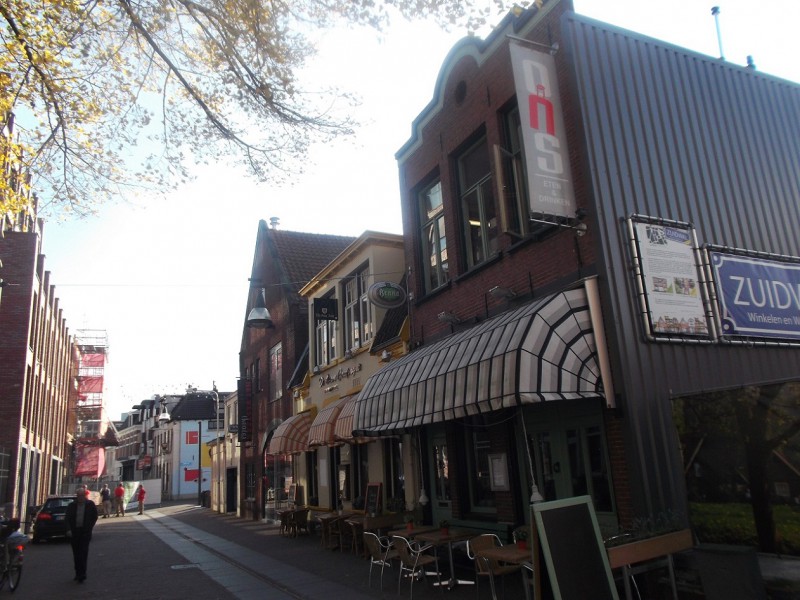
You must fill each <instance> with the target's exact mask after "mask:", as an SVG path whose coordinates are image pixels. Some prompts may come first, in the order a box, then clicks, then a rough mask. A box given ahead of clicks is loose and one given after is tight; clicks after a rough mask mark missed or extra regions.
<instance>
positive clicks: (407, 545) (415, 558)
mask: <svg viewBox="0 0 800 600" xmlns="http://www.w3.org/2000/svg"><path fill="white" fill-rule="evenodd" d="M392 548H393V549H394V550H396V551H397V558H398V560H399V562H400V574H399V575H398V578H397V593H398V594H400V588H401V586H402V584H403V573H407V574H408V576H409V577H410V578H411V585H410V586H409V595H408V597H409V600H411V599H412V598H413V597H414V580H415V579H417V578H418V577H421V578H423V579H424V578H425V576H426V575H429V574H431V572H429V571H426V570H425V567H428V566H430V565H433V566H434V573H435V574H436V580H437V581H438V585H439V591H442V590H443V586H442V578H441V574H440V572H439V557H438V556H436V554H428V553H427V552H428V550H430V549H432V548H433V544H426V545H424V546H421V545H419V544H416V543H414V544H412V543H411V542H409V541H408V540H407V539H406V538H404V537H401V536H395V537H394V538H393V539H392Z"/></svg>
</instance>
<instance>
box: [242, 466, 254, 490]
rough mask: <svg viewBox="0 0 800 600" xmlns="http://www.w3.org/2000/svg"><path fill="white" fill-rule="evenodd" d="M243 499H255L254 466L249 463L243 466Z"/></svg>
mask: <svg viewBox="0 0 800 600" xmlns="http://www.w3.org/2000/svg"><path fill="white" fill-rule="evenodd" d="M244 497H245V498H248V499H253V498H255V497H256V466H255V465H254V464H251V463H246V464H245V465H244Z"/></svg>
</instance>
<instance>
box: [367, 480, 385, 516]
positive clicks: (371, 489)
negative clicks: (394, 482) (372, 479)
mask: <svg viewBox="0 0 800 600" xmlns="http://www.w3.org/2000/svg"><path fill="white" fill-rule="evenodd" d="M365 498H366V500H365V501H364V511H365V512H366V513H367V514H368V515H379V514H380V513H381V484H380V483H368V484H367V493H366V496H365Z"/></svg>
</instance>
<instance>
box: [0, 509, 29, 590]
mask: <svg viewBox="0 0 800 600" xmlns="http://www.w3.org/2000/svg"><path fill="white" fill-rule="evenodd" d="M0 541H2V545H3V550H2V552H0V590H2V589H3V587H4V586H5V584H6V581H8V588H9V589H10V590H11V592H12V593H13V592H14V591H16V589H17V588H18V587H19V582H20V579H21V578H22V563H23V561H24V549H25V545H26V544H27V543H28V536H27V535H25V534H23V533H20V532H19V519H9V520H7V521H3V522H2V526H1V527H0Z"/></svg>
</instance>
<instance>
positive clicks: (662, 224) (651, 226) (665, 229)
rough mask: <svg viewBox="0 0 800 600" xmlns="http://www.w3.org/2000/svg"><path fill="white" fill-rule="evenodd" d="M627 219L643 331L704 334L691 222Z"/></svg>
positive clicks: (665, 334)
mask: <svg viewBox="0 0 800 600" xmlns="http://www.w3.org/2000/svg"><path fill="white" fill-rule="evenodd" d="M630 223H631V229H632V233H633V252H634V257H635V262H636V266H637V273H638V275H639V286H640V292H641V296H642V302H643V307H642V308H643V313H644V315H643V316H644V319H645V327H646V328H647V330H648V334H649V335H650V336H668V337H683V336H702V337H708V326H707V323H706V316H705V314H706V313H705V310H704V304H703V292H702V290H701V278H700V276H699V273H700V271H699V269H698V263H697V260H696V253H695V248H696V247H697V244H696V243H695V236H694V231H693V229H692V228H691V226H689V225H688V224H683V223H677V222H666V221H655V220H642V221H637V220H635V219H632V220H631V221H630Z"/></svg>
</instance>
